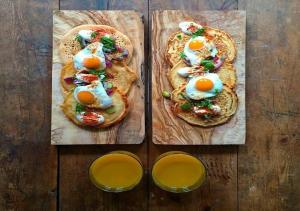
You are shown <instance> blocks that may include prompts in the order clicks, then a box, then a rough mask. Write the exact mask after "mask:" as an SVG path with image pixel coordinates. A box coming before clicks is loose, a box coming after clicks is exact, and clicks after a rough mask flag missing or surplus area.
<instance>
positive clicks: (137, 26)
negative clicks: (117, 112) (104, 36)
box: [51, 10, 145, 144]
mask: <svg viewBox="0 0 300 211" xmlns="http://www.w3.org/2000/svg"><path fill="white" fill-rule="evenodd" d="M53 21H54V25H53V34H54V38H53V41H54V43H53V70H52V124H51V126H52V138H51V143H52V144H139V143H141V142H142V141H143V139H144V134H145V126H144V122H145V118H144V81H143V79H144V72H143V65H144V64H143V63H144V53H143V52H144V51H143V50H144V44H143V41H144V30H143V29H144V28H143V23H142V21H141V16H140V14H139V13H136V12H134V11H75V10H74V11H70V10H69V11H66V10H61V11H54V14H53ZM82 24H105V25H110V26H113V27H115V28H116V29H117V30H119V31H121V32H122V33H124V34H125V35H127V36H128V37H129V38H130V40H131V41H132V44H133V45H134V53H133V58H132V61H131V63H130V64H129V66H131V67H132V68H133V69H134V70H136V72H137V75H138V80H137V81H136V82H135V83H134V84H133V86H132V87H131V90H130V92H129V96H128V100H129V104H130V108H129V114H128V115H127V116H126V118H125V119H124V120H123V121H121V122H120V123H119V124H117V125H115V126H113V127H109V128H107V129H99V130H85V129H82V128H80V127H78V126H77V125H75V124H73V123H72V122H70V121H69V120H68V119H67V118H66V117H65V115H64V114H63V112H62V111H61V108H60V105H61V103H62V102H63V95H62V93H61V86H60V80H59V76H60V71H61V67H62V62H61V61H60V57H59V53H58V46H59V40H60V38H61V37H62V36H63V35H64V34H65V33H67V32H68V31H69V30H70V29H72V28H74V27H75V26H78V25H82Z"/></svg>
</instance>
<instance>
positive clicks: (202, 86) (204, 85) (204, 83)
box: [195, 78, 214, 91]
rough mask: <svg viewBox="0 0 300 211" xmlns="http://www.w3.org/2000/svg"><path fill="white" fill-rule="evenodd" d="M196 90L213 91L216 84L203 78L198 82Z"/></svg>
mask: <svg viewBox="0 0 300 211" xmlns="http://www.w3.org/2000/svg"><path fill="white" fill-rule="evenodd" d="M195 86H196V89H198V90H199V91H208V90H211V89H212V88H213V86H214V83H213V82H212V81H211V80H209V79H208V78H201V79H199V80H197V81H196V84H195Z"/></svg>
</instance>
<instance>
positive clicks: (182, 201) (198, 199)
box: [0, 0, 300, 211]
mask: <svg viewBox="0 0 300 211" xmlns="http://www.w3.org/2000/svg"><path fill="white" fill-rule="evenodd" d="M82 2H85V3H82ZM52 9H95V10H96V9H134V10H137V11H139V12H141V13H142V14H143V15H144V23H145V53H146V56H145V58H146V59H145V61H146V63H145V66H146V67H148V68H146V70H147V74H145V75H146V77H147V78H149V76H150V70H149V61H150V51H149V49H150V48H149V46H150V45H151V43H149V40H150V29H151V26H150V23H151V22H150V19H151V13H152V11H153V10H157V9H159V10H162V9H190V10H236V9H243V10H246V11H247V65H246V66H247V139H246V145H245V146H240V147H238V146H226V147H224V146H186V147H184V146H174V147H169V146H156V145H154V144H152V143H151V142H150V140H151V139H150V137H151V131H150V128H151V127H150V120H151V115H149V114H150V113H151V112H150V110H151V108H150V107H149V105H150V104H149V101H150V99H149V96H150V95H149V93H146V96H147V98H146V99H147V100H146V101H147V102H146V105H147V111H146V114H147V116H146V132H147V136H146V140H145V141H144V143H143V144H142V145H136V146H132V145H131V146H60V147H55V146H51V145H50V105H51V98H50V93H51V87H50V86H51V54H52V48H51V46H52ZM299 11H300V3H299V1H298V0H287V1H281V0H273V1H268V0H252V1H246V0H210V1H208V0H207V1H205V0H199V1H196V0H194V1H192V0H185V1H177V0H164V1H162V0H151V1H143V0H131V1H129V0H128V1H117V0H110V1H108V0H103V1H100V0H87V1H82V0H60V1H59V0H40V1H34V0H28V1H24V0H1V1H0V21H1V30H0V49H1V50H0V64H1V68H0V69H1V71H0V74H1V75H0V87H1V92H0V106H1V109H0V137H1V142H0V190H1V192H0V210H122V211H124V210H148V209H149V210H173V211H174V210H225V211H227V210H272V211H273V210H300V176H299V175H300V165H299V162H300V133H299V123H300V95H299V81H300V74H299V73H300V71H299V66H300V61H299V58H300V56H299V48H300V34H299V29H300V26H299V19H300V12H299ZM148 85H149V84H148ZM115 149H122V150H129V151H131V152H133V153H136V154H138V155H139V156H140V158H141V159H142V160H143V163H144V165H145V167H147V168H150V167H151V165H152V164H153V160H154V159H155V158H156V156H158V155H159V154H161V153H163V152H165V151H168V150H184V151H187V152H190V153H192V154H194V155H196V156H198V157H200V158H202V159H203V160H204V161H205V162H206V163H207V165H208V175H209V176H208V181H207V183H206V184H205V185H204V186H203V187H202V188H201V189H199V190H197V191H194V192H191V193H186V194H180V195H176V194H170V193H166V192H164V191H162V190H160V189H159V188H157V187H156V186H155V185H154V184H153V182H152V181H151V178H150V176H149V171H148V170H146V172H145V173H146V176H145V177H144V179H143V182H142V183H141V184H140V185H139V186H138V187H137V188H136V189H135V190H133V191H131V192H128V193H122V194H110V193H104V192H101V191H99V190H97V189H96V188H95V187H94V186H93V185H92V184H91V183H90V182H89V180H88V177H87V168H88V166H89V164H90V162H91V161H92V160H93V159H95V158H96V157H98V156H99V155H101V154H103V153H105V152H108V151H111V150H115ZM147 154H148V155H149V156H147Z"/></svg>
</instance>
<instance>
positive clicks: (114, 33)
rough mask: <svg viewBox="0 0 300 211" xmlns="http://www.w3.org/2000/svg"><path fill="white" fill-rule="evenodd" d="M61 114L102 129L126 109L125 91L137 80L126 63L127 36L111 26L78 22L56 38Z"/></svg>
mask: <svg viewBox="0 0 300 211" xmlns="http://www.w3.org/2000/svg"><path fill="white" fill-rule="evenodd" d="M59 50H60V56H61V60H62V61H63V63H64V66H63V68H62V70H61V74H60V82H61V86H62V91H63V95H64V97H65V99H64V102H63V104H62V105H61V108H62V111H63V112H64V114H65V115H66V116H67V117H68V118H69V119H70V120H71V121H72V122H74V123H75V124H77V125H79V126H83V127H94V128H106V127H109V126H112V125H115V124H117V123H118V122H120V121H121V120H122V119H124V117H125V116H126V114H127V113H128V111H129V102H128V96H127V95H128V93H129V92H130V87H131V86H132V85H133V83H134V81H135V80H136V79H137V74H136V71H134V70H133V69H131V68H130V67H129V66H128V64H129V62H130V60H131V57H132V53H133V45H132V43H131V41H130V40H129V38H128V37H127V36H126V35H124V34H122V33H121V32H119V31H118V30H116V29H115V28H113V27H111V26H106V25H81V26H77V27H75V28H73V29H72V30H70V31H69V32H68V33H67V34H66V35H65V36H63V37H62V39H61V40H60V47H59Z"/></svg>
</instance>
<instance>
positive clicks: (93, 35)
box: [91, 32, 99, 38]
mask: <svg viewBox="0 0 300 211" xmlns="http://www.w3.org/2000/svg"><path fill="white" fill-rule="evenodd" d="M98 34H99V33H98V32H93V33H92V34H91V37H92V38H95V37H96V36H97V35H98Z"/></svg>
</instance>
